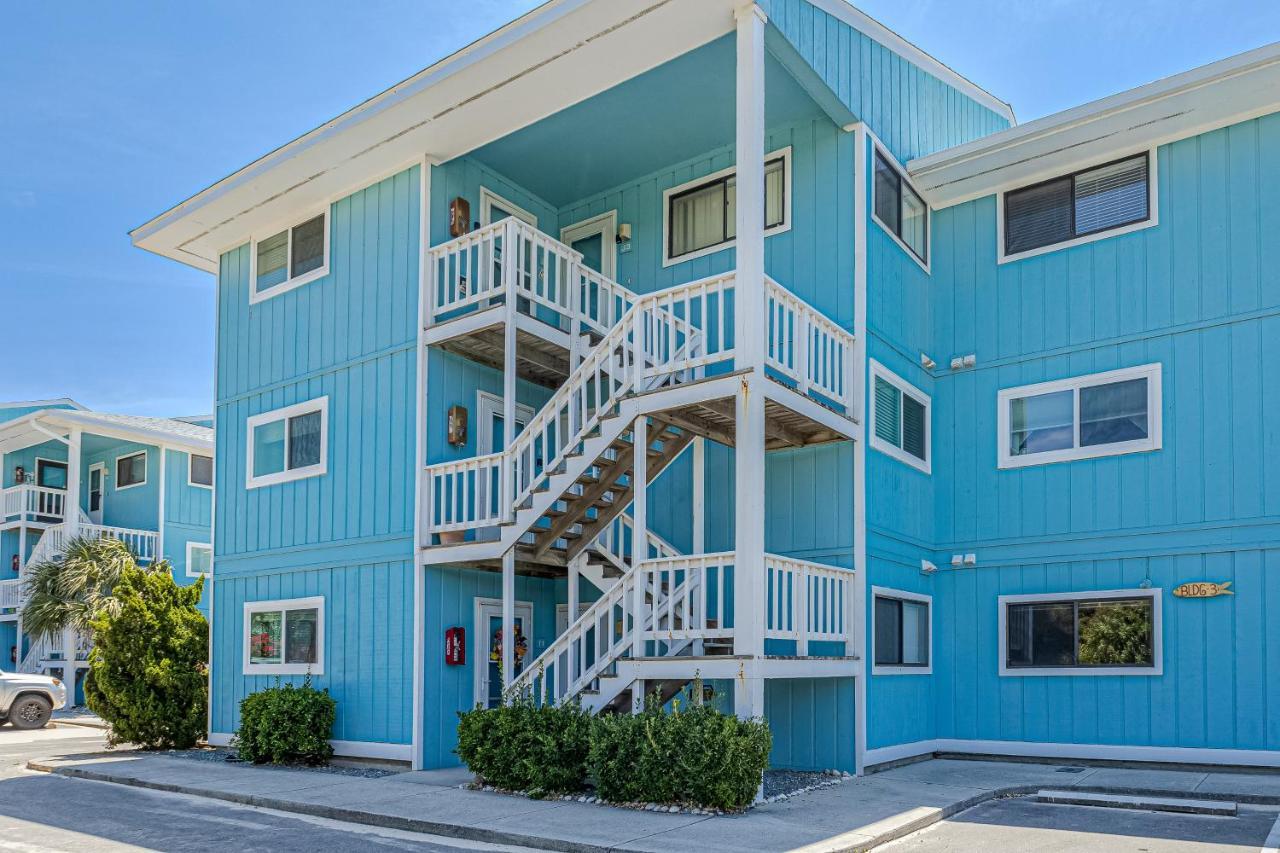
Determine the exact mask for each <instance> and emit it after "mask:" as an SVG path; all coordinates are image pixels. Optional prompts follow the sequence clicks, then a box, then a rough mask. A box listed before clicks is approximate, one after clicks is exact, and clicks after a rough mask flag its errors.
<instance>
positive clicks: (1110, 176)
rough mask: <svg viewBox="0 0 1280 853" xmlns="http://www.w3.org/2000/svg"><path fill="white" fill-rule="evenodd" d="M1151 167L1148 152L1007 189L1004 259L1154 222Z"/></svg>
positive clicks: (1004, 204)
mask: <svg viewBox="0 0 1280 853" xmlns="http://www.w3.org/2000/svg"><path fill="white" fill-rule="evenodd" d="M1151 167H1152V158H1151V155H1150V153H1148V152H1143V153H1142V154H1138V155H1136V156H1132V157H1125V158H1124V159H1122V160H1116V161H1114V162H1111V163H1105V164H1103V165H1101V166H1094V167H1091V168H1088V169H1082V170H1080V171H1078V172H1072V173H1071V174H1069V175H1061V176H1059V177H1056V178H1052V179H1050V180H1047V181H1042V182H1040V183H1038V184H1033V185H1032V186H1029V187H1021V188H1019V189H1016V190H1010V191H1008V192H1006V193H1005V194H1004V199H1003V208H1002V213H1003V232H1004V233H1003V240H1004V242H1003V245H1002V246H1001V252H1002V253H1003V256H1004V258H1013V257H1016V256H1021V255H1024V254H1027V253H1035V252H1038V250H1044V249H1049V248H1053V247H1057V246H1065V245H1071V244H1075V243H1077V242H1081V241H1084V240H1086V239H1089V238H1092V237H1094V236H1095V235H1105V234H1107V233H1110V232H1113V231H1118V230H1120V229H1126V230H1132V229H1133V228H1135V227H1140V226H1142V225H1144V224H1147V223H1150V222H1153V221H1154V220H1153V217H1152V210H1153V208H1154V205H1153V204H1152V199H1153V195H1154V182H1153V181H1152V172H1153V171H1154V170H1153V169H1152V168H1151Z"/></svg>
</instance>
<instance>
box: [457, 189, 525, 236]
mask: <svg viewBox="0 0 1280 853" xmlns="http://www.w3.org/2000/svg"><path fill="white" fill-rule="evenodd" d="M494 205H497V206H498V207H501V208H503V209H504V210H509V211H511V213H512V214H513V215H514V216H515V217H516V219H519V220H520V221H522V222H524V223H525V224H527V225H532V226H533V227H534V228H537V227H538V217H537V216H535V215H534V214H532V213H530V212H529V211H527V210H525V209H524V208H523V207H521V206H520V205H518V204H516V203H515V202H513V201H510V200H509V199H506V198H503V197H502V196H500V195H498V194H497V193H496V192H494V191H493V190H491V189H489V188H488V187H481V188H480V227H481V228H483V227H484V226H486V225H492V224H493V222H494V220H493V207H494ZM467 224H468V225H470V224H471V223H469V222H468V223H467Z"/></svg>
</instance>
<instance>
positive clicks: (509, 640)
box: [502, 547, 516, 702]
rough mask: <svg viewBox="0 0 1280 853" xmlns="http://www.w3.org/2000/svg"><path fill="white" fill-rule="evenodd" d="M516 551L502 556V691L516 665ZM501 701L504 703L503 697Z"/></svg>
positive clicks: (504, 698)
mask: <svg viewBox="0 0 1280 853" xmlns="http://www.w3.org/2000/svg"><path fill="white" fill-rule="evenodd" d="M515 629H516V549H515V548H514V547H512V548H510V549H508V550H507V553H505V554H503V555H502V689H503V691H504V693H505V691H506V689H507V688H508V687H510V686H511V681H512V679H513V678H515V665H516V652H515V649H516V644H515V635H516V631H515ZM503 701H504V702H505V701H506V697H505V695H504V697H503Z"/></svg>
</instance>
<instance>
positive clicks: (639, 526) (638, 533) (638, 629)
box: [631, 415, 657, 658]
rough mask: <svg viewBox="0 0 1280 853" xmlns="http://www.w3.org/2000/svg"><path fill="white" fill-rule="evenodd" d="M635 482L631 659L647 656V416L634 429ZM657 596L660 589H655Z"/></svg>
mask: <svg viewBox="0 0 1280 853" xmlns="http://www.w3.org/2000/svg"><path fill="white" fill-rule="evenodd" d="M631 447H632V454H633V456H632V458H633V460H634V461H633V463H632V466H631V481H632V483H633V484H634V488H633V489H632V495H633V499H632V502H631V571H632V572H634V573H635V584H634V586H633V587H632V589H633V596H632V601H631V626H632V627H631V656H632V657H634V658H638V657H643V656H644V633H643V631H644V612H645V601H644V594H645V589H646V584H645V580H644V576H643V575H641V574H640V573H639V571H638V569H639V567H640V564H641V563H643V562H644V561H645V560H646V559H647V558H648V556H649V553H648V552H649V453H648V449H649V423H648V420H647V419H646V418H645V416H644V415H641V416H640V417H638V418H636V422H635V426H634V427H632V442H631ZM654 595H657V590H654Z"/></svg>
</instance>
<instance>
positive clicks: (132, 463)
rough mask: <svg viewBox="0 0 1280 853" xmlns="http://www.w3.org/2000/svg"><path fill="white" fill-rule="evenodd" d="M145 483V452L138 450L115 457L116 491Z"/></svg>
mask: <svg viewBox="0 0 1280 853" xmlns="http://www.w3.org/2000/svg"><path fill="white" fill-rule="evenodd" d="M146 484H147V452H146V451H145V450H139V451H138V452H137V453H130V454H129V455H128V456H119V457H116V491H117V492H119V491H122V490H124V489H132V488H133V487H135V486H145V485H146Z"/></svg>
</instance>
